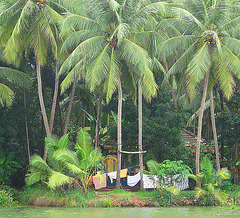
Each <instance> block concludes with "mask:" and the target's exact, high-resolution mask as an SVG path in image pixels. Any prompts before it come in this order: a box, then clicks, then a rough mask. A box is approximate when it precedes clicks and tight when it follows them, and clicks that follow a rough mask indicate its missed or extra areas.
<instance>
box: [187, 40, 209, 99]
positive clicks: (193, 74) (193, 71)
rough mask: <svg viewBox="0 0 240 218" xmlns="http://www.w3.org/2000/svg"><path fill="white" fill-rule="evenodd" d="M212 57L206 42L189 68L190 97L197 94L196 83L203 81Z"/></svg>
mask: <svg viewBox="0 0 240 218" xmlns="http://www.w3.org/2000/svg"><path fill="white" fill-rule="evenodd" d="M210 66H211V57H210V52H209V48H208V45H207V44H206V43H205V44H204V45H203V46H202V47H201V48H200V49H199V50H198V51H197V53H196V54H195V55H194V57H193V58H192V60H191V61H190V63H189V64H188V68H187V75H188V80H187V87H188V91H189V95H190V97H193V95H194V94H195V88H196V85H197V84H198V83H199V82H200V81H202V80H203V79H204V77H205V74H206V72H207V71H209V70H210Z"/></svg>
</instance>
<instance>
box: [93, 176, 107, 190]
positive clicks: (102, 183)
mask: <svg viewBox="0 0 240 218" xmlns="http://www.w3.org/2000/svg"><path fill="white" fill-rule="evenodd" d="M93 184H94V185H95V189H96V190H98V189H100V188H105V187H107V180H106V174H105V173H104V174H102V175H97V176H93Z"/></svg>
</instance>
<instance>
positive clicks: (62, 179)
mask: <svg viewBox="0 0 240 218" xmlns="http://www.w3.org/2000/svg"><path fill="white" fill-rule="evenodd" d="M72 182H73V178H71V177H69V176H66V175H64V174H62V173H60V172H56V171H52V172H51V175H50V177H49V181H48V186H49V187H50V188H52V189H55V188H56V187H59V186H63V185H65V184H69V183H72Z"/></svg>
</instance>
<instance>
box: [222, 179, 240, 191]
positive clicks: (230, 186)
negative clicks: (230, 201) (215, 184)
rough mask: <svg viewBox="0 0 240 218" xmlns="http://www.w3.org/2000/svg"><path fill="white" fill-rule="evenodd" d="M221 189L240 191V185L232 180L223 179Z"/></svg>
mask: <svg viewBox="0 0 240 218" xmlns="http://www.w3.org/2000/svg"><path fill="white" fill-rule="evenodd" d="M221 189H223V190H227V191H240V186H239V185H235V184H232V183H231V182H230V181H223V182H222V185H221Z"/></svg>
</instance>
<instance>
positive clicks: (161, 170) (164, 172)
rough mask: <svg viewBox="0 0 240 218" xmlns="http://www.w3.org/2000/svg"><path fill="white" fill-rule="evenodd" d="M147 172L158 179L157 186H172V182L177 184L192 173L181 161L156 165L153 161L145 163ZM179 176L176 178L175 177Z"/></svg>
mask: <svg viewBox="0 0 240 218" xmlns="http://www.w3.org/2000/svg"><path fill="white" fill-rule="evenodd" d="M147 166H148V169H149V172H150V173H151V174H152V175H157V176H158V178H159V181H158V183H159V186H165V187H166V186H173V184H174V182H179V181H181V180H183V179H185V177H186V176H187V175H188V174H189V173H190V172H191V171H192V170H191V169H190V168H189V167H188V166H187V165H185V164H183V161H181V160H179V161H170V160H165V161H163V162H162V163H158V162H156V161H154V160H149V161H148V162H147ZM177 174H179V176H178V177H177V178H175V176H176V175H177ZM166 178H167V179H166Z"/></svg>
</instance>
